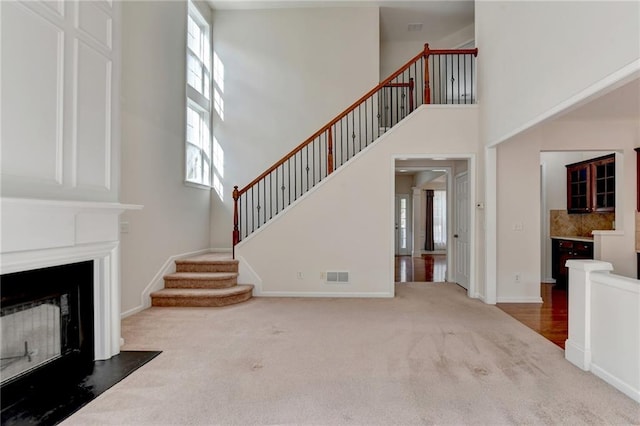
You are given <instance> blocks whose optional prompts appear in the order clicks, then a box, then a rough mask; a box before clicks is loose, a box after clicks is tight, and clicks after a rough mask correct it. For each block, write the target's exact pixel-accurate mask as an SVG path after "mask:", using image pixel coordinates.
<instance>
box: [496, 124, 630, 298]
mask: <svg viewBox="0 0 640 426" xmlns="http://www.w3.org/2000/svg"><path fill="white" fill-rule="evenodd" d="M639 143H640V130H639V129H638V126H637V123H636V122H631V121H605V120H601V121H567V120H555V121H553V122H550V123H548V124H544V125H541V126H537V127H536V128H535V129H532V130H530V131H528V132H525V133H523V134H520V135H518V136H516V137H514V138H512V139H511V140H509V141H507V142H504V143H502V144H500V145H498V147H497V151H498V166H497V167H498V169H497V174H498V190H497V198H498V218H497V219H498V221H497V223H498V237H497V238H498V239H497V245H498V260H497V262H498V282H497V289H498V300H499V301H500V300H504V301H506V300H520V301H526V300H529V299H530V298H532V297H535V296H539V291H540V286H539V284H540V278H541V277H540V223H541V222H540V172H539V167H540V166H539V164H540V152H541V151H550V150H562V151H570V150H575V151H595V150H607V151H618V152H621V153H623V154H624V157H623V159H622V161H621V162H622V164H616V170H618V171H620V172H621V173H620V175H619V176H617V185H619V186H617V188H620V190H619V191H618V193H617V194H616V200H617V207H616V231H612V232H610V233H611V234H613V235H604V236H603V237H602V242H601V243H599V242H598V241H596V245H598V244H601V257H599V258H600V260H604V261H606V262H610V263H612V264H613V266H614V271H615V273H616V274H618V275H623V276H627V277H635V274H636V272H635V269H636V268H635V229H634V227H635V225H634V215H635V204H634V200H635V187H636V183H635V179H636V177H635V154H636V153H635V151H634V147H636V146H638V144H639ZM562 188H563V189H564V188H566V185H565V184H563V185H562ZM517 223H521V224H522V225H523V226H522V228H523V229H522V231H516V230H514V229H513V226H514V225H515V224H517ZM605 232H606V231H605ZM516 272H519V273H521V274H522V277H523V279H522V283H520V284H516V283H515V282H514V274H515V273H516Z"/></svg>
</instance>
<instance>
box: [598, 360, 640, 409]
mask: <svg viewBox="0 0 640 426" xmlns="http://www.w3.org/2000/svg"><path fill="white" fill-rule="evenodd" d="M591 372H592V373H593V374H594V375H596V376H598V377H599V378H601V379H602V380H604V381H605V382H607V383H609V384H610V385H611V386H613V387H614V388H616V389H618V390H619V391H620V392H622V393H623V394H625V395H627V396H628V397H629V398H631V399H633V400H634V401H636V402H640V389H634V388H633V387H632V386H631V385H629V384H628V383H626V382H624V381H622V380H621V379H619V378H618V377H616V376H614V375H612V374H611V373H609V372H607V371H605V370H604V369H602V368H600V367H598V366H597V365H596V364H593V363H592V364H591Z"/></svg>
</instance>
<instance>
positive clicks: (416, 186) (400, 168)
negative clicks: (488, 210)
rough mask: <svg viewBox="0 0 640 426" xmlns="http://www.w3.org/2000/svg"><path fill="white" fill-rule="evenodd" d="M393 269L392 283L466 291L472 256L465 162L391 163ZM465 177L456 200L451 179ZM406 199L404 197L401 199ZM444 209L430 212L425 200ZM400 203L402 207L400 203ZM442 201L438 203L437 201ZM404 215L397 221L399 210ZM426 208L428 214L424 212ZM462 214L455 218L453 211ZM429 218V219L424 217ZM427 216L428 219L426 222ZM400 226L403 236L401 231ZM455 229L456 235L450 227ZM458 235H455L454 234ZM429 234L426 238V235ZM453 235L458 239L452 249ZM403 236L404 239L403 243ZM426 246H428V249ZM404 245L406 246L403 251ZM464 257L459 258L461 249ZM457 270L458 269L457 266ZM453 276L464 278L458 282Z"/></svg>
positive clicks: (468, 162) (425, 159)
mask: <svg viewBox="0 0 640 426" xmlns="http://www.w3.org/2000/svg"><path fill="white" fill-rule="evenodd" d="M394 161H395V163H394V167H395V169H394V176H395V182H394V187H395V192H394V198H393V202H394V205H393V211H394V222H393V227H394V228H393V232H394V258H395V259H394V266H395V275H394V277H395V282H396V283H399V282H421V281H423V282H444V281H452V282H458V280H461V281H462V282H463V284H464V285H463V287H464V288H465V289H467V290H469V287H470V281H471V278H470V271H471V270H472V269H471V260H472V256H471V253H470V249H471V247H472V244H471V239H472V232H471V228H472V226H471V220H472V212H471V211H470V209H471V206H472V203H471V196H472V194H471V191H470V190H469V189H470V187H471V186H470V180H471V179H470V177H469V176H471V174H470V172H469V169H470V167H471V164H472V161H471V160H470V159H469V158H468V157H466V158H465V157H460V158H455V157H454V158H450V159H449V158H447V159H432V158H422V159H415V158H414V159H400V158H399V159H395V160H394ZM460 174H463V175H464V176H466V186H464V189H465V192H463V193H462V194H461V195H460V196H459V197H458V200H457V199H456V195H455V194H456V188H455V178H456V176H458V175H460ZM407 194H409V195H408V196H407ZM428 199H429V201H431V202H433V201H434V199H437V201H436V202H435V204H438V202H441V203H442V202H443V203H444V206H443V207H444V209H442V210H438V209H436V211H434V209H433V207H434V206H433V204H432V205H431V206H428V201H427V200H428ZM405 200H406V201H405ZM443 200H444V201H443ZM404 207H406V212H405V214H404V215H403V208H404ZM428 207H429V208H428ZM458 209H463V210H465V212H464V213H463V214H462V215H460V214H458V215H456V210H458ZM428 212H429V213H428ZM428 214H430V215H431V216H430V217H429V220H428ZM403 219H404V220H406V222H404V224H406V233H405V230H404V228H403ZM457 224H458V225H459V226H460V229H456V225H457ZM458 231H460V232H458ZM428 234H430V235H428ZM454 234H457V235H458V236H460V235H461V234H462V238H461V239H460V242H461V243H462V244H463V245H461V244H458V243H457V242H456V241H455V239H454ZM405 236H406V239H405V238H404V237H405ZM428 242H429V244H428ZM405 244H406V245H405ZM463 247H464V248H466V249H467V250H468V251H467V252H466V253H465V252H464V251H463V254H461V255H460V254H459V252H460V251H461V250H462V248H463ZM461 262H462V264H459V263H461ZM456 271H462V272H463V273H464V275H462V276H460V277H458V276H457V273H456Z"/></svg>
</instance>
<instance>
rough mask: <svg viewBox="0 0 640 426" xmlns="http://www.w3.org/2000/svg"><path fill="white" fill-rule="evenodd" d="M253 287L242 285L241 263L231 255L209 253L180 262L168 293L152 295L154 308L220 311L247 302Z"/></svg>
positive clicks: (170, 278)
mask: <svg viewBox="0 0 640 426" xmlns="http://www.w3.org/2000/svg"><path fill="white" fill-rule="evenodd" d="M252 292H253V285H249V284H241V285H239V284H238V261H237V260H233V259H232V258H231V255H230V254H219V253H207V254H203V255H200V256H196V257H193V258H189V259H181V260H176V272H175V273H173V274H169V275H165V277H164V289H162V290H159V291H156V292H153V293H151V306H161V307H218V306H227V305H232V304H235V303H240V302H244V301H247V300H249V299H250V298H251V296H252Z"/></svg>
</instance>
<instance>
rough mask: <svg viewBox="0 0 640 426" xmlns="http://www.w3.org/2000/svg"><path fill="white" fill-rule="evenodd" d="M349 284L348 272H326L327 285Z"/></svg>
mask: <svg viewBox="0 0 640 426" xmlns="http://www.w3.org/2000/svg"><path fill="white" fill-rule="evenodd" d="M348 282H349V272H346V271H329V272H327V283H329V284H344V283H348Z"/></svg>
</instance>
